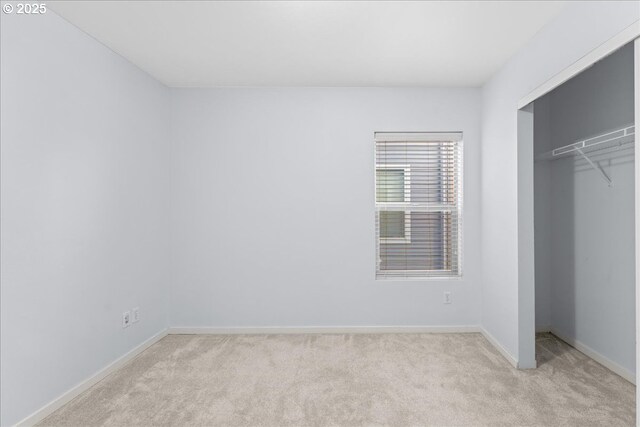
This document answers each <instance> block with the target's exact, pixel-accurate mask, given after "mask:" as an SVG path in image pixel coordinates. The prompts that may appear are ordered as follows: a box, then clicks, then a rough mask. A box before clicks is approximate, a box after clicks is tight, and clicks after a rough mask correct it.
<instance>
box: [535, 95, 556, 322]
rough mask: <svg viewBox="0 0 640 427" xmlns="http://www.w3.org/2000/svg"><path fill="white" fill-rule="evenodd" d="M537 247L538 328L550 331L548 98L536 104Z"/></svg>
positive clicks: (549, 128) (549, 118) (549, 140)
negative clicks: (547, 157) (546, 158)
mask: <svg viewBox="0 0 640 427" xmlns="http://www.w3.org/2000/svg"><path fill="white" fill-rule="evenodd" d="M533 104H534V130H533V135H534V159H539V160H538V161H536V162H535V164H534V168H535V169H534V230H535V231H534V233H535V234H534V237H535V242H534V247H535V255H534V257H535V264H534V268H535V275H534V276H535V278H534V280H535V317H536V322H535V327H536V330H537V331H542V332H548V331H549V330H550V329H551V250H550V247H551V225H552V224H551V201H550V193H551V191H550V190H551V162H550V161H548V160H547V161H545V156H546V155H547V153H548V152H549V151H550V150H551V149H552V148H551V147H552V145H551V135H550V132H551V125H550V123H549V122H550V120H551V112H550V108H549V97H548V96H543V97H542V98H539V99H537V100H536V101H535V102H534V103H533Z"/></svg>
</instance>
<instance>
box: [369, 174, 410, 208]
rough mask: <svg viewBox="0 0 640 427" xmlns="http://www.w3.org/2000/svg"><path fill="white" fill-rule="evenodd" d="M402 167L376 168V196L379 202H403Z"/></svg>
mask: <svg viewBox="0 0 640 427" xmlns="http://www.w3.org/2000/svg"><path fill="white" fill-rule="evenodd" d="M404 179H405V177H404V169H376V181H377V183H378V187H377V188H376V198H377V201H378V202H380V203H393V202H404V190H405V188H404Z"/></svg>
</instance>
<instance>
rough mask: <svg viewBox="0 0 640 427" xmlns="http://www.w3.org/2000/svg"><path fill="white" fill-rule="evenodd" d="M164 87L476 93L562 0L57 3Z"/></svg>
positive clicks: (60, 9)
mask: <svg viewBox="0 0 640 427" xmlns="http://www.w3.org/2000/svg"><path fill="white" fill-rule="evenodd" d="M47 4H48V5H49V7H50V8H51V9H53V10H54V11H55V12H57V13H58V14H59V15H61V16H63V17H64V18H66V19H67V20H68V21H70V22H71V23H73V24H75V25H76V26H78V27H79V28H81V29H82V30H84V31H85V32H87V33H89V34H90V35H92V36H93V37H95V38H96V39H98V40H99V41H101V42H102V43H104V44H105V45H107V46H109V47H110V48H111V49H113V50H114V51H116V52H117V53H119V54H121V55H122V56H124V57H125V58H127V59H129V60H130V61H131V62H133V63H134V64H136V65H138V66H139V67H140V68H142V69H143V70H145V71H147V72H148V73H149V74H151V75H152V76H154V77H156V78H157V79H158V80H160V81H162V82H163V83H165V84H167V85H169V86H177V87H189V86H191V87H193V86H198V87H212V86H479V85H481V84H482V83H484V82H486V81H487V80H488V78H489V77H490V76H491V75H492V74H493V73H494V72H496V71H497V70H498V69H499V68H500V66H502V65H503V64H504V63H505V62H506V61H507V60H508V58H509V57H511V56H512V55H513V54H514V53H515V52H516V51H517V50H518V49H519V48H520V47H522V46H523V45H524V44H525V43H526V42H527V41H528V40H529V39H531V37H533V35H534V34H535V33H536V32H537V31H538V30H539V29H540V28H541V27H542V26H544V25H545V24H546V23H547V22H549V21H550V20H551V19H553V18H554V17H555V16H556V15H557V14H558V13H559V12H560V10H561V8H562V7H563V6H564V2H549V1H532V2H528V1H508V2H505V1H497V2H466V1H465V2H462V1H451V2H404V1H384V2H368V1H353V2H352V1H342V2H329V1H318V2H311V1H298V2H294V1H292V2H253V1H235V2H234V1H227V2H208V1H127V2H124V1H98V2H92V1H62V2H47Z"/></svg>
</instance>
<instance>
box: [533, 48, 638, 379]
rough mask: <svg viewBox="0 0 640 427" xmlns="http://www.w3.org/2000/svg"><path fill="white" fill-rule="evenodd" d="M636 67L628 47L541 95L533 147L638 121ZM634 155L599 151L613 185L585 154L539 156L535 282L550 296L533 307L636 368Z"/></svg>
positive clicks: (557, 326)
mask: <svg viewBox="0 0 640 427" xmlns="http://www.w3.org/2000/svg"><path fill="white" fill-rule="evenodd" d="M633 73H634V65H633V46H632V45H631V44H630V45H628V46H626V47H624V48H623V49H621V50H619V51H618V52H616V53H614V54H612V55H611V56H609V57H607V58H606V59H604V60H603V61H601V62H599V63H598V64H596V65H594V66H593V67H591V68H589V69H588V70H586V71H585V72H583V73H582V74H580V75H578V76H576V77H575V78H573V79H571V80H570V81H568V82H567V83H565V84H563V85H562V86H560V87H559V88H557V89H556V90H554V91H553V92H551V93H549V94H548V95H546V96H545V99H542V100H541V101H540V102H538V101H536V105H535V110H536V119H537V117H538V114H540V117H541V123H539V124H538V126H537V127H536V130H540V134H538V135H536V137H535V139H536V144H540V145H541V146H542V147H547V148H549V149H552V148H556V147H560V146H563V145H566V144H570V143H572V142H575V141H578V140H580V139H584V138H588V137H591V136H595V135H598V134H601V133H604V132H607V131H611V130H615V129H618V128H620V127H624V126H628V125H631V124H633V121H634V116H633V114H634V90H633V89H634V87H633V86H634V83H633V78H634V75H633ZM545 127H546V128H547V129H544V128H545ZM631 147H632V146H631ZM541 151H544V149H541ZM633 156H634V153H633V149H632V148H630V149H626V150H622V151H615V152H601V153H600V154H598V155H593V156H592V159H593V160H596V161H599V163H600V165H601V166H602V167H603V169H604V171H605V172H606V173H607V175H609V177H610V178H611V179H612V181H613V186H612V187H608V186H607V184H606V183H605V182H604V181H603V180H602V179H601V178H600V176H599V175H598V173H597V172H596V171H594V170H593V169H592V168H591V167H590V166H589V165H588V164H587V162H586V161H585V160H583V159H581V158H580V157H570V158H563V159H560V160H555V161H552V162H538V163H536V183H537V184H538V188H537V189H536V196H537V197H539V198H537V199H536V212H537V213H540V214H541V217H540V218H536V245H537V246H538V248H537V249H539V250H538V251H537V252H536V254H537V255H541V253H546V254H547V255H546V256H545V255H541V257H540V259H539V260H536V262H537V263H539V265H538V268H537V269H536V272H537V273H538V276H537V277H536V281H537V285H538V288H539V289H540V290H541V293H542V294H543V295H546V298H548V301H546V302H545V301H544V300H543V298H542V295H541V298H539V299H537V300H536V302H537V303H539V306H537V307H536V314H537V315H539V316H540V317H541V318H545V317H546V322H548V323H547V325H548V326H550V327H551V329H552V330H554V331H556V332H557V333H558V334H559V335H561V336H564V337H567V338H570V339H573V340H577V341H578V342H580V343H581V344H583V345H585V346H587V347H589V348H591V349H592V350H594V351H596V352H597V353H600V354H601V355H603V356H604V357H606V358H608V359H609V360H611V361H613V362H614V363H617V364H619V365H621V366H622V367H623V368H625V369H626V370H628V371H629V372H632V373H633V372H635V280H634V277H635V256H634V254H635V250H634V229H635V225H634V198H635V196H634V165H633V160H634V157H633ZM545 175H546V176H545ZM540 324H541V325H542V323H540Z"/></svg>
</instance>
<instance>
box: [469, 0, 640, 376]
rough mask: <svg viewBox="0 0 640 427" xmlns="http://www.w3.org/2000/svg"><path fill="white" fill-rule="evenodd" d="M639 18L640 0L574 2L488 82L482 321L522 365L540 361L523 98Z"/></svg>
mask: <svg viewBox="0 0 640 427" xmlns="http://www.w3.org/2000/svg"><path fill="white" fill-rule="evenodd" d="M639 18H640V7H638V4H637V3H636V2H613V1H607V2H576V3H572V2H569V4H568V5H567V6H566V7H565V9H564V10H563V11H562V12H561V13H560V15H559V16H558V17H557V18H556V19H555V20H554V21H552V22H551V23H550V24H548V25H547V26H545V27H544V28H543V29H542V30H541V31H540V32H539V33H538V34H537V35H536V37H534V38H533V39H532V40H531V41H530V42H529V43H528V44H527V45H526V46H525V47H524V48H523V49H521V50H520V51H519V52H518V54H517V55H516V56H514V57H513V58H512V59H511V60H510V61H509V62H508V63H507V64H506V65H505V66H504V67H503V68H502V69H501V70H500V72H498V73H497V74H496V75H495V76H494V77H493V78H492V79H491V80H490V81H489V82H488V83H487V84H485V86H484V87H483V88H482V138H481V139H482V168H481V170H482V179H481V181H482V190H481V192H482V195H481V200H482V206H481V211H482V231H481V234H482V268H483V270H482V271H483V273H482V325H483V327H484V328H485V329H486V330H487V332H488V333H489V334H491V335H492V336H493V337H494V338H495V339H496V340H497V341H498V342H499V343H501V345H502V346H503V347H504V348H505V350H506V351H508V352H509V353H511V354H512V355H513V356H514V357H515V358H516V359H517V360H518V361H519V363H520V364H521V366H522V367H529V366H533V365H534V364H535V359H534V345H533V342H534V337H533V334H530V333H529V332H528V331H529V330H532V325H533V322H534V313H533V311H531V318H530V319H526V321H524V322H520V323H522V324H519V322H518V319H519V313H518V311H519V310H518V304H519V300H518V294H519V289H518V285H519V281H518V274H519V272H518V263H519V259H518V247H519V241H518V239H521V240H523V242H520V243H524V242H526V241H528V242H530V244H531V245H532V244H533V243H532V242H533V235H526V236H524V235H523V236H518V221H519V211H518V196H519V194H518V188H519V187H520V186H522V187H525V185H523V183H519V182H518V180H520V179H527V180H530V181H531V182H532V183H531V187H532V188H533V174H531V176H519V173H518V171H519V168H518V160H525V156H518V150H519V147H518V138H517V135H518V130H517V119H518V115H517V111H518V110H517V105H518V100H519V99H520V98H522V97H523V96H525V95H527V94H528V93H529V92H530V91H531V90H533V89H534V88H536V87H537V86H539V85H540V84H542V83H543V82H544V81H546V80H547V79H549V78H551V77H552V76H553V75H555V74H556V73H558V72H560V71H561V70H563V69H564V68H566V67H567V66H569V65H570V64H572V63H573V62H575V61H576V60H578V59H579V58H580V57H582V56H583V55H585V54H586V53H588V52H589V51H591V50H592V49H594V48H595V47H597V46H598V45H600V44H601V43H603V42H605V41H606V40H608V39H609V38H611V37H613V36H614V35H616V34H617V33H619V32H620V31H622V30H623V29H625V28H626V27H628V26H629V25H631V24H632V23H634V22H635V21H637V20H638V19H639ZM528 150H530V151H531V159H530V160H531V161H532V160H533V159H532V156H533V150H532V149H531V148H530V147H529V148H528ZM527 197H533V195H532V194H531V195H528V196H527ZM521 214H522V218H521V219H520V220H526V221H531V222H533V211H531V212H521ZM528 229H532V228H528ZM529 304H530V305H531V306H533V304H534V301H530V302H529ZM529 323H531V325H529ZM519 327H522V328H523V330H522V331H527V332H526V334H525V333H520V332H521V331H520V329H519ZM520 341H522V343H521V342H520ZM520 353H523V354H520Z"/></svg>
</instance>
